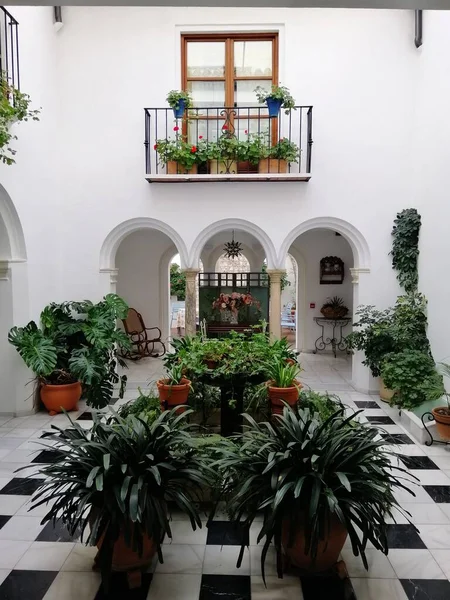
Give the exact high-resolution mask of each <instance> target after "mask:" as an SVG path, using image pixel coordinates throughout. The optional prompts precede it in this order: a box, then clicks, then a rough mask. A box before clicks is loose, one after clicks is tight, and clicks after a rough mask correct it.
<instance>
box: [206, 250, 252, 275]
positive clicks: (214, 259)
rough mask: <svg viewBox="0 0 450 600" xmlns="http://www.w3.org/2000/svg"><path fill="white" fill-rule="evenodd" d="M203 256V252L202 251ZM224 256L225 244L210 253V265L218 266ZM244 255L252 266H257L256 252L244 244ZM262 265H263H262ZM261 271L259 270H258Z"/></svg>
mask: <svg viewBox="0 0 450 600" xmlns="http://www.w3.org/2000/svg"><path fill="white" fill-rule="evenodd" d="M202 254H203V251H202ZM223 254H224V249H223V244H220V245H219V246H217V248H214V249H213V250H212V251H211V252H210V253H209V264H210V265H216V264H217V261H218V260H219V258H220V257H221V256H222V255H223ZM242 254H243V255H244V256H245V258H246V259H247V260H248V262H249V263H250V265H252V264H256V262H257V261H256V258H255V252H254V251H253V250H252V249H251V248H250V247H249V246H247V244H242ZM261 264H262V263H261ZM258 270H259V269H258Z"/></svg>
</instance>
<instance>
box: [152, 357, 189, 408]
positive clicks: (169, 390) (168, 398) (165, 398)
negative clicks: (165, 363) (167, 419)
mask: <svg viewBox="0 0 450 600" xmlns="http://www.w3.org/2000/svg"><path fill="white" fill-rule="evenodd" d="M184 371H185V367H184V365H183V364H182V363H181V364H174V365H173V366H172V367H171V368H170V369H167V370H166V377H165V378H163V379H160V380H159V381H157V382H156V385H157V387H158V393H159V400H160V403H161V408H162V410H170V409H171V408H173V407H174V406H180V405H183V404H187V399H188V396H189V390H190V389H191V382H190V381H189V379H186V377H185V376H184ZM185 410H186V407H183V408H178V409H177V412H178V413H182V412H184V411H185Z"/></svg>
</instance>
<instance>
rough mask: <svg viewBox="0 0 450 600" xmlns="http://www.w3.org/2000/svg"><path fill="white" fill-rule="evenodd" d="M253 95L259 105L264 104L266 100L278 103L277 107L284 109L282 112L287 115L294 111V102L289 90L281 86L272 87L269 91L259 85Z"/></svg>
mask: <svg viewBox="0 0 450 600" xmlns="http://www.w3.org/2000/svg"><path fill="white" fill-rule="evenodd" d="M255 94H256V97H257V99H258V102H259V103H260V104H264V102H267V100H269V101H270V100H275V101H278V102H279V106H280V107H281V108H284V109H285V110H284V112H285V114H287V115H288V114H289V113H290V112H291V110H295V100H294V98H293V97H292V94H291V92H290V91H289V89H288V88H287V87H285V86H283V85H280V86H278V85H272V87H271V89H270V90H267V89H266V88H263V87H262V86H260V85H259V86H258V87H257V88H255Z"/></svg>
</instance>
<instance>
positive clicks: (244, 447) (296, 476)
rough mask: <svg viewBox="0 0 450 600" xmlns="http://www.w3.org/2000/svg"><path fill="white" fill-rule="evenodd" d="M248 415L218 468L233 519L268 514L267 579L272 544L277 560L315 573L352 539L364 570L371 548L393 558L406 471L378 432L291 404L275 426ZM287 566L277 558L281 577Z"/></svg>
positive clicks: (264, 530)
mask: <svg viewBox="0 0 450 600" xmlns="http://www.w3.org/2000/svg"><path fill="white" fill-rule="evenodd" d="M245 417H246V420H247V422H248V428H247V430H246V431H245V432H244V433H243V434H242V435H240V436H239V437H238V441H239V442H241V443H238V444H236V445H235V446H230V447H229V448H227V450H226V452H224V453H223V457H222V458H221V459H220V468H221V469H222V470H223V472H224V473H225V485H224V491H225V494H226V498H227V501H228V503H227V508H228V512H229V513H230V517H231V518H232V519H233V520H235V521H238V522H240V521H242V522H243V523H244V524H245V525H248V526H250V525H251V524H252V523H253V522H254V521H255V520H256V519H258V520H259V518H260V515H261V512H262V516H263V522H262V523H261V530H260V532H259V535H258V543H259V542H260V541H263V550H262V555H261V570H262V575H263V578H264V577H265V568H264V565H265V560H266V556H267V551H268V549H269V546H270V544H271V543H272V542H273V543H274V545H275V549H276V551H277V555H278V556H279V557H280V556H281V554H282V553H283V554H284V555H285V557H286V559H287V560H288V561H289V562H290V563H292V564H293V565H295V566H296V567H299V568H300V569H302V570H305V571H309V572H311V571H317V572H322V571H327V570H329V569H330V568H331V567H332V566H333V565H334V564H335V563H336V561H337V560H338V557H339V554H340V552H341V550H342V548H343V546H344V543H345V540H346V538H347V536H349V537H350V541H351V543H352V548H353V552H354V554H355V555H360V556H361V559H362V561H363V564H364V566H365V568H366V569H367V568H368V562H367V558H366V555H365V551H366V548H367V546H368V544H369V543H372V544H373V545H374V546H375V548H376V549H378V550H381V551H382V552H383V553H384V554H387V553H388V540H387V535H386V534H387V525H386V519H387V518H388V517H392V514H393V511H394V509H397V510H399V511H400V512H401V513H402V514H404V515H405V516H406V513H405V512H404V511H403V509H402V508H401V507H400V505H399V503H398V501H397V500H396V498H395V495H394V491H395V489H396V488H402V489H408V488H406V487H405V484H404V483H403V482H404V480H405V477H404V474H406V473H407V471H406V470H404V469H402V468H400V467H393V466H392V462H391V460H392V457H393V456H395V453H393V452H391V451H388V450H386V446H385V441H384V440H383V439H380V436H379V430H378V429H377V428H375V427H371V426H370V425H369V424H366V423H363V424H362V423H359V422H357V421H353V420H352V419H353V417H354V415H352V416H351V417H346V416H345V411H344V409H341V410H338V411H336V412H334V413H333V414H332V415H331V416H330V417H329V418H328V419H326V420H325V421H322V420H321V419H319V418H317V416H315V415H314V414H313V413H311V412H310V411H309V410H302V409H299V410H298V413H297V412H295V411H293V410H292V409H291V408H289V407H287V406H285V408H284V409H283V414H282V415H278V416H277V417H276V426H274V425H272V424H271V423H267V422H263V423H259V424H258V423H256V422H255V420H254V419H252V418H251V417H250V416H248V415H245ZM396 473H399V476H397V475H396ZM411 494H412V492H411ZM243 549H244V547H242V549H241V554H240V558H241V557H242V555H243ZM281 565H282V561H281V560H277V569H278V574H279V576H281V575H282V573H281ZM238 566H239V561H238Z"/></svg>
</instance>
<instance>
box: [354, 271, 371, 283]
mask: <svg viewBox="0 0 450 600" xmlns="http://www.w3.org/2000/svg"><path fill="white" fill-rule="evenodd" d="M350 273H351V275H352V283H354V284H357V283H359V276H360V275H361V274H363V273H370V269H369V267H351V268H350Z"/></svg>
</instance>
